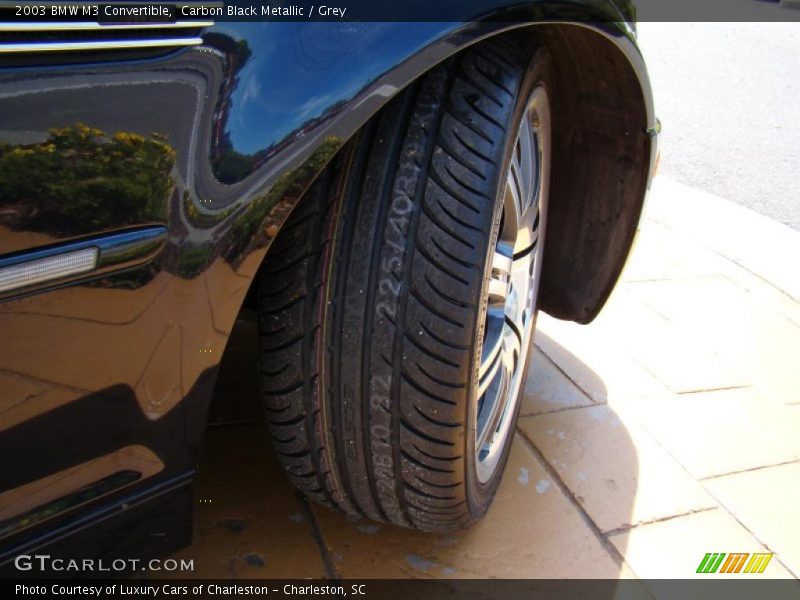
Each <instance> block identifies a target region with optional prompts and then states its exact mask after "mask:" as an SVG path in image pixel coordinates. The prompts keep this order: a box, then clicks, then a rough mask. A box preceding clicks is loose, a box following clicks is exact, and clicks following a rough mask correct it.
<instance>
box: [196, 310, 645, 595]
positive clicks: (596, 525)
mask: <svg viewBox="0 0 800 600" xmlns="http://www.w3.org/2000/svg"><path fill="white" fill-rule="evenodd" d="M256 330H257V326H256V324H255V322H254V321H253V320H244V319H242V320H240V321H239V322H238V323H237V325H236V327H235V329H234V333H233V336H232V337H231V340H230V342H229V344H228V348H227V350H226V353H225V357H224V358H223V361H222V367H221V370H220V374H219V380H218V384H217V390H216V394H215V398H214V400H213V403H212V409H211V414H210V418H209V427H208V431H207V434H206V440H205V444H204V448H203V453H202V458H201V462H200V473H199V477H198V480H197V486H196V512H195V517H194V519H195V528H194V530H195V535H194V542H193V544H192V546H190V547H189V548H187V549H186V550H184V551H182V552H181V553H180V556H182V557H185V558H191V559H193V560H194V564H195V571H194V572H193V573H191V574H188V573H187V574H185V575H187V576H193V577H201V578H225V579H228V578H237V579H257V578H305V577H329V578H331V577H332V578H408V577H411V578H432V579H474V578H498V579H507V578H509V579H517V578H519V579H540V578H549V579H569V578H596V579H617V578H619V577H629V576H630V575H631V574H630V572H628V571H627V570H626V568H625V567H623V563H622V560H621V556H622V554H624V548H620V547H618V546H614V545H612V544H611V543H610V542H609V541H608V537H607V534H608V533H609V531H611V532H613V531H616V530H619V529H621V528H624V527H626V526H627V525H628V524H629V523H630V522H631V520H632V519H631V514H632V508H633V505H634V501H635V496H636V481H637V479H638V461H637V455H636V451H635V448H634V446H633V444H632V443H631V441H630V439H629V438H628V436H627V433H626V430H625V427H624V426H623V425H622V423H621V421H619V419H618V418H616V415H615V414H614V413H613V411H611V410H610V409H609V408H608V407H607V406H606V405H600V404H595V403H594V402H592V401H591V400H589V399H588V397H586V396H585V395H580V394H579V395H576V394H575V390H574V389H572V388H573V387H575V386H574V384H573V383H572V381H571V380H569V379H568V378H567V377H566V376H565V375H564V373H563V372H562V371H560V370H559V368H558V367H557V366H556V365H555V363H552V362H551V361H550V360H549V359H548V358H547V357H546V356H545V355H544V354H543V353H542V352H541V351H540V350H538V349H537V352H536V353H535V355H534V357H533V360H534V363H533V364H532V365H531V369H530V371H529V380H530V381H531V382H532V381H533V380H534V379H536V380H537V383H536V385H533V384H532V383H529V384H528V385H527V386H526V390H525V395H524V398H523V404H522V407H521V418H520V422H519V427H518V430H517V434H516V437H515V440H514V444H513V447H512V451H511V454H510V457H509V461H508V464H507V466H506V471H505V475H504V477H503V481H502V483H501V486H500V488H499V490H498V492H497V496H496V498H495V502H494V505H493V506H492V508H491V509H490V511H489V513H488V514H487V516H486V518H485V519H484V520H483V521H482V522H481V523H479V524H477V525H475V526H474V527H472V528H470V529H468V530H466V531H459V532H456V533H447V534H430V533H421V532H416V531H410V530H407V529H403V528H399V527H394V526H391V525H386V524H383V523H376V522H373V521H370V520H367V519H354V518H349V517H347V516H345V515H342V514H339V513H336V512H334V511H331V510H329V509H326V508H322V507H318V506H313V505H309V504H308V503H306V501H305V500H304V499H302V498H300V497H299V496H298V495H297V494H296V493H295V492H294V491H293V489H292V488H291V486H290V485H289V483H288V481H287V479H286V477H285V476H284V474H283V472H282V471H281V469H280V465H279V464H278V461H277V460H276V457H275V455H274V453H273V452H272V451H271V446H270V442H269V439H268V436H267V431H266V426H265V423H264V419H263V417H262V415H261V413H260V408H259V406H258V402H257V398H258V379H257V378H258V374H257V367H256V352H257V340H256V333H257V331H256ZM537 335H539V334H537ZM542 335H543V334H542ZM538 339H539V338H537V342H538ZM549 342H550V343H551V344H552V340H549ZM537 363H541V364H537ZM585 368H586V372H585V373H584V376H585V377H587V378H589V377H595V378H597V376H596V375H594V373H593V372H592V371H591V369H590V368H589V367H588V366H586V367H585ZM594 383H595V385H596V386H597V385H601V384H602V382H601V381H599V380H596V381H595V382H594ZM571 386H572V387H571ZM578 391H580V390H578ZM565 402H566V404H565ZM607 444H612V445H613V465H612V464H608V461H606V460H605V457H606V456H607V455H608V452H607V450H608V449H607V448H605V447H603V446H605V445H607ZM598 449H599V450H600V451H599V452H596V450H598ZM610 591H613V590H610Z"/></svg>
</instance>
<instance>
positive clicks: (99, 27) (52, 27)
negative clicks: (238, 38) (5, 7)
mask: <svg viewBox="0 0 800 600" xmlns="http://www.w3.org/2000/svg"><path fill="white" fill-rule="evenodd" d="M213 24H214V21H176V22H175V23H108V24H102V23H92V22H83V21H81V22H74V23H70V22H65V23H52V22H48V23H0V32H12V33H21V32H25V31H103V30H117V29H145V30H147V29H181V28H187V29H188V28H200V27H211V26H212V25H213Z"/></svg>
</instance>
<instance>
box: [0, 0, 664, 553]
mask: <svg viewBox="0 0 800 600" xmlns="http://www.w3.org/2000/svg"><path fill="white" fill-rule="evenodd" d="M506 2H507V0H486V1H485V2H483V3H480V4H481V7H480V14H476V15H474V16H472V17H471V19H468V20H465V21H463V22H457V23H454V22H435V21H434V22H415V23H408V22H403V23H400V22H398V23H386V22H384V23H369V22H361V23H357V22H339V23H322V22H314V21H304V22H255V21H254V22H219V23H216V24H215V23H214V22H212V21H210V20H202V21H201V20H197V19H196V18H195V17H190V18H186V17H182V16H181V15H180V14H179V13H176V14H177V20H176V21H174V22H171V23H152V22H148V21H146V20H145V21H139V22H135V23H122V22H119V23H110V24H109V23H105V24H103V25H99V24H97V23H93V22H89V21H76V20H72V21H62V22H42V21H36V22H33V21H28V22H22V21H8V22H3V23H2V24H0V344H2V351H0V564H3V565H5V567H9V566H11V565H12V563H13V558H14V557H15V556H18V555H20V554H23V553H24V554H32V553H34V552H48V553H50V554H52V555H54V556H59V555H63V556H69V555H74V554H76V553H77V549H80V552H79V553H78V554H79V555H80V556H82V557H85V558H91V557H98V558H100V557H102V558H104V559H105V558H110V557H114V556H126V555H127V556H132V555H135V556H163V555H165V554H168V553H170V552H172V551H174V550H176V549H177V548H179V547H181V546H182V545H185V544H186V543H188V541H189V537H190V532H191V512H192V511H191V508H192V487H191V486H192V480H193V476H194V474H195V470H196V464H197V459H198V453H199V449H200V446H201V442H202V438H203V431H204V429H205V423H206V417H207V409H208V406H209V400H210V398H211V396H212V391H213V388H214V384H215V377H216V372H217V368H218V365H219V363H220V359H221V357H222V354H223V351H224V350H225V347H226V343H227V341H228V338H229V335H230V332H231V330H232V327H233V325H234V323H235V321H236V319H237V315H239V314H240V311H241V310H243V309H247V310H250V311H257V315H258V323H259V352H258V356H257V357H255V356H254V358H253V360H258V361H260V371H261V397H260V398H253V402H258V403H260V404H261V405H262V406H263V410H264V414H265V418H266V420H267V422H268V423H269V431H270V434H271V436H272V442H273V445H274V448H275V451H276V453H277V454H278V456H279V458H280V460H281V462H282V464H283V466H284V468H285V471H286V473H287V475H288V477H289V479H290V480H291V482H292V483H293V484H294V485H295V486H296V487H297V488H298V489H299V490H300V491H301V492H302V493H303V494H305V496H307V497H308V498H310V499H312V500H314V501H316V502H320V503H323V504H325V505H328V506H331V507H334V508H338V509H339V510H342V511H345V512H347V513H351V514H354V515H363V516H366V517H369V518H371V519H375V520H379V521H386V522H391V523H395V524H397V525H401V526H405V527H411V528H417V529H421V530H425V531H441V530H450V529H455V528H462V527H466V526H469V525H470V524H471V523H473V522H475V521H477V520H478V519H480V518H481V516H482V515H483V514H484V513H485V512H486V511H487V510H488V509H489V506H490V504H491V501H492V497H493V495H494V493H495V490H496V489H497V486H498V483H499V480H500V477H501V475H502V472H503V467H504V464H505V462H506V459H507V457H508V451H509V447H510V442H511V438H512V436H513V430H514V421H515V419H516V415H517V411H518V408H519V403H518V399H519V396H520V390H521V386H522V383H523V381H524V379H525V377H526V367H527V364H528V362H529V361H528V359H529V357H530V354H531V352H530V349H531V347H532V339H533V336H534V330H535V327H536V315H537V311H539V310H543V311H545V312H547V313H549V314H551V315H553V316H555V317H558V318H560V319H567V320H572V321H577V322H580V323H587V322H589V321H591V320H592V319H593V318H594V317H595V316H596V315H597V313H598V311H599V310H600V309H601V307H602V306H603V303H604V302H605V300H606V299H607V297H608V295H609V294H610V292H611V289H612V288H613V286H614V284H615V282H616V279H617V277H618V276H619V274H620V271H621V269H622V266H623V264H624V261H625V259H626V257H627V255H628V252H629V250H630V247H631V244H632V242H633V239H634V235H635V232H636V228H637V223H638V220H639V216H640V213H641V210H642V204H643V201H644V198H645V194H646V191H647V188H648V186H649V182H650V177H651V173H652V169H653V164H654V162H655V161H654V157H655V147H654V143H655V141H654V140H655V132H656V130H657V122H656V120H655V117H654V115H653V104H652V99H651V93H650V87H649V83H648V79H647V75H646V71H645V67H644V64H643V62H642V58H641V55H640V54H639V51H638V49H637V46H636V38H635V30H634V28H633V26H632V25H631V24H630V23H626V22H625V20H626V19H625V18H624V16H625V15H627V13H626V12H625V9H624V6H618V5H617V4H615V2H612V1H611V0H606V1H604V2H589V1H588V0H587V1H586V2H585V3H581V2H577V3H576V2H564V3H563V5H562V4H561V3H560V2H559V1H558V0H554V1H553V2H548V3H547V6H548V11H547V13H546V14H547V15H549V17H548V19H549V20H547V19H544V17H543V16H542V15H543V14H544V13H542V12H541V11H540V10H538V8H539V7H540V6H541V5H542V4H543V3H542V2H538V1H537V0H532V1H531V2H530V4H529V5H528V6H527V7H526V6H521V5H519V4H514V10H515V11H516V12H515V13H514V14H515V17H514V19H513V20H500V19H484V17H485V16H486V15H492V14H496V13H498V11H503V10H504V9H506V8H507V7H506ZM509 4H511V3H509ZM619 4H620V5H621V4H622V3H619ZM526 11H529V12H526ZM525 15H528V16H529V19H528V20H523V19H522V18H521V16H525ZM609 15H611V16H609ZM555 19H558V20H557V21H555ZM628 20H629V19H628ZM260 476H261V474H259V473H252V477H253V478H257V477H260ZM265 508H268V507H265Z"/></svg>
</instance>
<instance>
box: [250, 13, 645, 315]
mask: <svg viewBox="0 0 800 600" xmlns="http://www.w3.org/2000/svg"><path fill="white" fill-rule="evenodd" d="M519 29H525V30H527V31H529V32H530V33H531V35H535V36H536V37H537V38H538V39H539V40H540V42H541V43H542V44H543V45H544V46H545V47H546V48H547V49H548V51H549V53H550V55H551V58H552V63H553V68H554V75H555V81H556V89H555V90H554V95H555V100H554V101H552V104H553V107H554V110H553V128H554V131H553V141H554V143H553V149H552V151H553V160H552V170H551V187H550V204H549V216H548V224H547V234H546V235H547V248H546V251H545V253H544V264H543V270H542V283H541V288H540V298H539V306H540V308H541V309H542V310H544V311H545V312H547V313H548V314H550V315H552V316H554V317H556V318H559V319H563V320H571V321H576V322H579V323H588V322H590V321H592V320H593V319H594V318H595V317H596V316H597V314H598V313H599V311H600V310H601V309H602V307H603V305H604V304H605V302H606V300H607V299H608V296H609V295H610V293H611V290H612V289H613V287H614V285H615V283H616V281H617V279H618V278H619V275H620V273H621V271H622V269H623V267H624V264H625V261H626V259H627V257H628V255H629V253H630V250H631V248H632V246H633V241H634V238H635V234H636V230H637V227H638V222H639V218H640V215H641V211H642V207H643V204H644V199H645V196H646V191H647V188H648V187H649V183H650V176H651V171H652V167H653V164H654V159H655V139H654V137H653V136H652V135H651V132H653V131H654V127H655V123H656V119H655V116H654V110H653V101H652V94H651V90H650V83H649V79H648V76H647V72H646V68H645V66H644V61H643V59H642V57H641V55H640V53H639V50H638V48H637V46H636V44H635V40H634V38H633V36H632V34H631V32H630V31H629V30H628V29H627V27H626V26H624V25H621V24H619V23H594V24H589V23H532V24H526V25H512V26H508V27H499V28H492V30H491V31H490V32H485V33H484V34H483V35H480V34H479V35H474V34H473V35H469V36H464V37H463V38H461V39H460V40H459V41H457V42H455V43H454V44H453V46H452V47H451V50H450V51H449V52H442V48H441V45H439V47H438V48H437V51H436V52H435V53H436V54H439V55H440V56H438V60H443V59H444V58H447V56H449V55H452V54H455V53H458V52H463V51H464V50H465V49H466V48H468V47H469V46H471V45H472V44H473V43H477V42H479V41H481V40H485V39H488V38H491V37H496V36H502V35H505V34H507V33H509V32H510V31H511V30H519ZM409 66H410V65H409ZM430 68H432V65H430V63H428V65H427V66H426V67H425V69H424V70H420V71H419V72H418V73H417V74H415V75H414V76H411V77H409V79H408V81H409V82H410V81H414V80H416V79H418V78H420V77H422V76H423V75H424V74H425V73H426V72H427V71H428V70H429V69H430ZM411 70H413V67H411ZM382 107H383V103H381V104H379V105H376V106H375V107H374V111H375V112H373V113H372V114H373V116H374V115H375V114H377V112H378V111H379V110H380V109H381V108H382ZM245 305H246V306H250V307H252V305H253V296H252V290H251V293H250V294H248V299H247V300H246V301H245Z"/></svg>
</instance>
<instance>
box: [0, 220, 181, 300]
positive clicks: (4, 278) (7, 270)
mask: <svg viewBox="0 0 800 600" xmlns="http://www.w3.org/2000/svg"><path fill="white" fill-rule="evenodd" d="M167 234H168V230H167V228H166V227H164V226H163V225H151V226H147V227H142V228H139V229H130V230H128V231H120V232H117V233H107V234H104V235H100V236H96V237H90V238H87V239H84V240H78V241H75V242H68V243H64V244H57V245H54V246H50V247H45V248H36V249H32V250H27V251H22V252H17V253H13V254H11V255H6V256H0V302H3V301H4V300H6V299H7V298H9V297H14V296H17V295H19V294H20V293H28V292H34V291H37V290H39V289H41V288H43V287H52V286H53V285H61V284H64V283H67V282H70V281H75V280H80V279H84V278H86V277H97V276H99V275H106V274H110V273H115V272H117V271H121V270H123V269H128V268H130V267H135V266H137V265H141V264H144V263H146V262H148V261H150V260H152V259H153V258H155V257H156V256H157V255H158V253H159V252H160V251H161V249H162V248H163V247H164V243H165V242H166V240H167ZM87 249H90V250H91V251H92V253H93V256H94V258H93V261H92V265H91V268H88V269H84V268H83V267H84V266H85V265H81V270H80V271H74V272H71V273H66V272H64V271H59V272H58V273H57V274H56V275H55V276H54V277H48V278H47V279H46V280H44V279H39V280H36V281H31V282H28V283H24V282H23V283H20V282H21V279H20V269H28V270H30V267H32V266H38V265H41V264H42V263H43V262H44V261H53V260H54V259H56V260H59V259H63V257H64V256H71V255H73V254H76V253H78V252H80V251H85V250H87ZM44 264H45V265H48V264H53V263H46V262H45V263H44Z"/></svg>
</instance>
